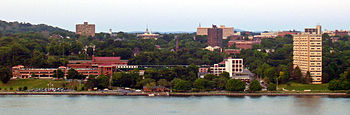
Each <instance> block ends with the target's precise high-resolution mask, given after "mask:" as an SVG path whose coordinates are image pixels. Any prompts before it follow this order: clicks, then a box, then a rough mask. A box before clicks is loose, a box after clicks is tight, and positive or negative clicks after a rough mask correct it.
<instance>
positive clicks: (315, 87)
mask: <svg viewBox="0 0 350 115" xmlns="http://www.w3.org/2000/svg"><path fill="white" fill-rule="evenodd" d="M289 84H290V85H287V84H281V85H278V88H279V89H282V88H284V89H287V90H289V91H291V90H295V91H304V90H312V91H329V90H328V84H301V83H295V82H289Z"/></svg>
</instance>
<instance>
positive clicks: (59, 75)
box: [53, 69, 64, 79]
mask: <svg viewBox="0 0 350 115" xmlns="http://www.w3.org/2000/svg"><path fill="white" fill-rule="evenodd" d="M53 77H54V78H58V79H61V78H63V77H64V72H63V71H62V70H61V69H57V70H55V71H53Z"/></svg>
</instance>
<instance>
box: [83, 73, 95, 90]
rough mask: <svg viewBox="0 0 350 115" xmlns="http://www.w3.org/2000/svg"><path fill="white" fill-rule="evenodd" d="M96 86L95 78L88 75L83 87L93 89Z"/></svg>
mask: <svg viewBox="0 0 350 115" xmlns="http://www.w3.org/2000/svg"><path fill="white" fill-rule="evenodd" d="M97 85H98V81H97V80H96V76H94V75H89V77H88V79H87V81H86V83H85V86H86V87H87V88H88V89H93V88H95V87H97Z"/></svg>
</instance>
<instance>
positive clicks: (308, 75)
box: [305, 71, 312, 84]
mask: <svg viewBox="0 0 350 115" xmlns="http://www.w3.org/2000/svg"><path fill="white" fill-rule="evenodd" d="M305 82H306V83H309V84H310V83H312V77H311V75H310V72H309V71H307V72H306V75H305Z"/></svg>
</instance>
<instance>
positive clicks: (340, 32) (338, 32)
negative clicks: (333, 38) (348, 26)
mask: <svg viewBox="0 0 350 115" xmlns="http://www.w3.org/2000/svg"><path fill="white" fill-rule="evenodd" d="M334 34H335V35H338V36H349V35H350V32H349V31H346V30H335V31H334Z"/></svg>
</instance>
